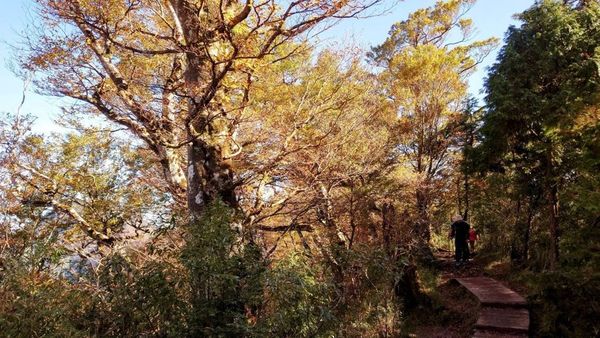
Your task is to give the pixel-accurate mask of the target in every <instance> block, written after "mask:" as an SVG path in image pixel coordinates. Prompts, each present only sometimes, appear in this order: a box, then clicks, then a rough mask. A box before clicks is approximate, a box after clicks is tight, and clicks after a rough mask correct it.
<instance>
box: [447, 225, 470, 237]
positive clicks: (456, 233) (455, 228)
mask: <svg viewBox="0 0 600 338" xmlns="http://www.w3.org/2000/svg"><path fill="white" fill-rule="evenodd" d="M451 227H452V232H451V233H450V235H451V236H452V237H454V239H455V240H457V241H466V240H467V239H468V238H469V228H470V227H471V226H470V225H469V223H467V222H465V221H456V222H454V223H452V225H451Z"/></svg>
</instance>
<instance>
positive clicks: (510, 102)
mask: <svg viewBox="0 0 600 338" xmlns="http://www.w3.org/2000/svg"><path fill="white" fill-rule="evenodd" d="M519 19H520V20H521V21H522V22H523V23H522V25H521V26H520V27H511V28H510V29H509V30H508V33H507V36H506V44H505V46H504V47H503V48H502V50H501V52H500V54H499V56H498V61H497V63H496V64H495V65H494V66H493V67H492V69H491V71H490V74H489V77H488V79H487V81H486V84H485V86H486V93H487V95H486V101H487V104H488V109H489V110H488V112H487V113H486V115H485V117H484V123H485V125H484V127H483V129H482V132H483V137H484V141H483V144H482V145H481V146H480V147H479V150H480V154H483V156H484V163H485V164H486V165H487V168H496V169H503V168H504V169H506V168H510V167H514V168H516V170H519V171H523V172H526V173H529V174H530V175H529V177H530V179H531V180H532V181H529V180H523V181H521V182H520V183H521V185H523V184H525V185H527V184H531V182H535V183H536V184H537V185H539V186H540V187H541V189H542V191H543V198H544V199H543V205H545V206H546V210H547V211H546V213H545V214H546V216H547V222H548V230H549V234H550V243H549V244H550V245H549V248H550V253H549V264H550V267H552V268H553V267H555V266H556V264H557V262H558V255H559V237H560V228H559V225H560V222H561V220H560V219H561V213H560V199H559V197H560V193H561V189H562V187H563V186H564V183H565V181H566V180H568V179H569V177H570V176H572V175H573V173H574V172H573V170H575V168H574V167H573V163H574V161H573V158H574V157H576V156H577V153H578V151H577V150H576V149H578V148H580V145H578V141H577V140H578V139H579V136H578V135H577V132H576V129H575V128H573V127H574V126H575V125H576V124H575V122H576V121H577V120H578V119H579V118H580V117H581V116H582V115H585V114H588V113H589V111H590V107H592V106H593V105H595V104H597V103H598V94H599V89H600V73H599V72H598V69H599V62H600V54H599V52H598V51H599V41H600V29H599V28H598V27H600V5H599V4H598V3H597V2H588V3H587V4H586V5H585V6H581V7H577V8H574V7H571V6H569V5H568V4H565V3H563V2H560V1H554V0H544V1H539V2H538V3H536V4H535V5H534V6H533V7H532V8H531V9H529V10H527V11H525V12H524V13H522V14H520V15H519Z"/></svg>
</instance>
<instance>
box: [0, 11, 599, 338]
mask: <svg viewBox="0 0 600 338" xmlns="http://www.w3.org/2000/svg"><path fill="white" fill-rule="evenodd" d="M37 3H38V6H37V10H38V12H37V15H38V19H39V20H40V24H39V26H38V28H39V29H37V30H35V31H32V32H31V34H30V35H29V36H27V37H24V41H23V44H22V46H21V47H19V48H20V49H19V50H18V53H17V55H18V57H19V60H18V62H19V65H20V67H21V69H22V70H23V71H24V72H27V73H29V74H32V75H31V76H33V78H34V83H35V84H36V86H37V88H38V90H39V91H41V92H44V93H46V94H49V95H58V96H62V97H65V98H67V99H68V100H66V101H65V102H68V103H69V104H68V105H67V106H65V107H64V109H63V114H62V116H61V117H60V121H59V122H60V123H61V124H62V125H63V126H64V127H66V128H68V130H69V131H68V132H64V133H57V134H53V135H38V134H35V133H33V132H31V131H30V127H31V124H32V120H31V119H30V118H29V117H27V116H23V115H20V114H16V115H14V114H6V115H4V116H3V118H2V120H1V121H2V122H0V123H1V124H0V144H1V145H2V146H1V147H0V164H1V166H0V200H1V201H2V204H0V335H5V336H10V337H32V336H60V337H63V336H64V337H77V336H85V337H87V336H157V337H182V336H190V337H267V336H270V337H332V336H339V337H376V336H378V337H398V336H405V335H407V334H408V333H409V332H410V328H411V327H412V326H414V325H415V322H414V321H415V317H414V316H412V315H413V314H414V313H417V312H419V311H421V312H423V311H424V310H423V309H430V310H431V311H432V312H431V313H433V314H434V316H435V315H439V316H443V311H442V310H440V309H439V308H438V307H440V306H442V305H440V304H439V303H438V300H436V293H437V292H439V291H436V288H437V287H438V286H439V285H437V284H436V278H438V277H437V273H439V272H437V271H436V264H435V257H434V255H435V254H436V253H437V252H439V251H440V250H447V249H449V248H450V246H449V244H450V243H449V242H448V240H447V239H446V237H447V234H448V230H449V221H450V218H451V216H452V215H453V214H456V213H459V214H461V215H463V216H464V217H465V218H466V219H467V220H468V221H469V222H470V223H471V224H472V225H474V226H475V227H476V229H477V231H478V232H479V233H480V234H481V243H480V244H479V248H478V256H477V260H478V261H479V262H480V263H481V264H484V265H488V267H493V266H498V264H503V265H504V266H507V270H506V271H505V272H504V273H503V274H502V275H501V276H500V277H501V278H504V279H506V280H507V281H508V282H510V283H513V284H515V285H518V286H519V287H521V288H522V289H523V290H524V292H526V294H527V296H528V300H529V301H530V304H531V310H532V329H533V332H534V336H536V337H538V336H539V337H556V336H573V337H591V336H596V335H598V334H600V325H599V324H598V322H597V320H596V318H598V315H599V314H600V302H599V300H598V297H597V295H598V294H599V292H600V272H599V270H598V266H599V264H600V261H599V258H600V174H599V173H600V105H599V101H598V100H599V98H600V97H599V94H600V90H599V89H600V4H599V3H598V1H557V0H540V1H538V2H536V4H535V5H534V6H532V7H531V8H530V9H528V10H527V11H525V12H524V13H521V14H519V16H518V18H519V20H520V25H519V26H518V27H517V26H515V27H510V28H508V31H507V33H506V36H505V39H504V43H503V45H502V47H501V52H500V54H499V56H498V59H497V61H496V63H495V64H494V66H493V67H491V69H490V70H489V74H488V77H487V79H486V82H485V88H484V89H485V102H481V103H480V102H478V101H477V100H476V99H473V98H470V97H468V95H467V84H466V81H467V78H468V77H469V75H470V74H471V73H472V72H473V71H474V69H475V67H477V65H479V64H480V63H481V61H482V60H483V59H484V58H485V57H486V56H487V55H488V54H489V53H490V51H491V50H492V49H493V48H495V47H496V46H497V45H498V41H496V40H495V39H486V40H481V41H474V40H473V32H474V29H476V27H473V23H472V21H471V20H470V19H468V9H469V8H470V6H471V5H472V4H473V3H474V0H448V1H440V2H438V3H436V5H435V6H433V7H431V8H425V9H421V10H418V11H416V12H414V13H412V14H411V15H410V16H409V18H408V19H407V20H405V21H402V22H398V23H397V24H395V25H394V26H392V28H391V30H390V33H389V36H388V38H387V39H386V40H385V42H384V43H383V44H382V45H380V46H374V47H373V48H372V49H371V50H370V51H368V52H367V51H362V50H359V49H357V48H350V47H340V48H339V49H337V50H336V49H323V48H317V47H316V46H314V45H312V44H311V40H310V39H309V38H308V37H309V36H310V34H309V33H312V32H313V31H315V30H319V29H321V28H322V27H324V26H326V25H328V24H330V23H331V22H332V20H337V19H339V18H344V17H354V16H358V15H361V14H362V13H364V11H365V10H368V9H371V8H372V6H375V5H377V1H373V2H362V1H304V0H301V1H296V2H292V3H287V2H281V3H279V2H261V3H254V2H251V1H249V2H240V1H228V2H216V1H191V0H190V1H175V0H172V1H167V0H160V1H91V0H77V1H76V0H38V1H37ZM307 34H308V35H307ZM492 269H493V268H492ZM427 311H428V310H427ZM436 311H437V312H436ZM428 320H431V321H436V320H438V319H436V318H429V319H428ZM442 322H443V320H442ZM421 324H422V323H421Z"/></svg>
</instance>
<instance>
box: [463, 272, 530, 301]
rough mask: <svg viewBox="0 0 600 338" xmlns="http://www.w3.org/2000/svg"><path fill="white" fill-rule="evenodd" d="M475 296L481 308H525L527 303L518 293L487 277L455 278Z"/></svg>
mask: <svg viewBox="0 0 600 338" xmlns="http://www.w3.org/2000/svg"><path fill="white" fill-rule="evenodd" d="M455 279H456V281H458V282H459V283H460V284H461V285H462V286H464V287H465V288H467V290H469V292H471V293H472V294H474V295H475V297H477V299H479V302H480V303H481V305H482V306H495V307H517V308H521V307H525V306H527V301H526V300H525V298H523V297H522V296H521V295H519V294H518V293H516V292H514V291H513V290H511V289H509V288H507V287H506V286H504V285H502V284H501V283H499V282H498V281H496V280H494V279H492V278H488V277H464V278H455Z"/></svg>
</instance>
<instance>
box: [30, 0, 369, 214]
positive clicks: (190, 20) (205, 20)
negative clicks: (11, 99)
mask: <svg viewBox="0 0 600 338" xmlns="http://www.w3.org/2000/svg"><path fill="white" fill-rule="evenodd" d="M37 2H38V12H39V16H40V19H41V21H40V22H41V24H40V27H39V28H40V29H39V30H38V35H37V36H31V38H30V39H28V41H27V43H26V46H25V51H26V53H25V56H24V57H23V58H22V60H21V61H22V65H23V66H24V67H25V68H26V69H29V70H32V71H37V72H38V74H40V76H39V77H38V81H37V84H38V85H39V87H40V88H41V89H42V90H44V91H46V92H47V93H49V94H53V95H59V96H66V97H70V98H73V99H75V102H79V103H82V105H80V107H78V109H87V110H89V111H90V112H95V113H98V112H99V113H101V114H103V115H104V116H105V117H106V118H108V119H109V120H110V121H113V122H115V123H118V124H120V125H123V126H125V127H126V128H127V129H128V130H129V131H130V132H131V133H132V134H133V135H134V136H135V137H137V138H139V139H140V140H142V141H143V142H145V143H146V144H147V146H148V147H149V149H150V150H151V151H152V152H153V153H154V155H155V156H156V159H157V161H158V162H159V163H160V165H161V166H162V168H163V172H164V178H165V180H166V182H168V184H169V188H170V191H171V192H172V193H173V195H174V196H175V197H176V198H178V199H179V200H185V199H187V205H188V208H189V210H190V212H191V214H192V215H193V216H198V215H200V214H201V213H202V210H203V207H204V206H205V205H206V204H207V203H209V202H210V201H212V200H215V199H221V200H223V201H225V202H226V203H227V204H228V205H230V206H232V207H234V208H235V207H237V206H238V198H237V196H236V192H235V190H236V187H237V183H236V182H237V180H236V173H235V172H234V171H235V169H234V167H235V166H234V165H233V163H232V162H233V161H234V157H235V156H236V155H238V154H239V153H240V152H241V151H242V149H241V148H242V147H241V145H240V144H239V143H238V142H237V141H236V135H237V133H238V130H237V129H238V123H239V119H240V114H241V111H243V108H244V107H245V106H246V105H247V104H248V100H249V95H250V94H249V92H250V87H251V85H252V83H253V82H255V81H256V80H257V78H256V76H257V75H256V70H257V69H260V67H262V66H264V65H268V64H270V63H272V62H275V61H277V60H279V59H285V58H286V57H288V56H289V55H290V54H293V53H295V52H296V51H297V49H298V48H299V47H293V46H292V47H289V42H291V41H292V40H294V39H296V38H297V37H299V36H301V35H302V34H306V33H307V32H309V31H310V30H311V29H313V28H315V27H317V25H319V24H320V23H322V22H324V21H327V20H337V19H341V18H345V17H353V16H356V15H358V14H359V13H361V12H362V11H364V10H365V9H367V8H369V7H371V6H372V5H374V4H376V3H377V2H378V0H373V1H367V2H362V1H361V0H358V1H316V2H315V1H308V0H301V1H293V2H289V3H287V2H285V3H278V2H275V1H264V2H259V3H255V2H253V1H246V2H241V1H226V2H222V1H212V0H211V1H199V0H155V1H150V0H149V1H86V0H39V1H37ZM286 46H287V47H286ZM184 149H185V151H184ZM186 196H187V198H186Z"/></svg>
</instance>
